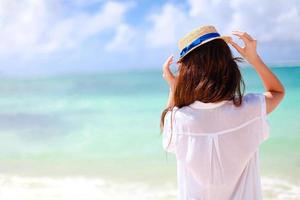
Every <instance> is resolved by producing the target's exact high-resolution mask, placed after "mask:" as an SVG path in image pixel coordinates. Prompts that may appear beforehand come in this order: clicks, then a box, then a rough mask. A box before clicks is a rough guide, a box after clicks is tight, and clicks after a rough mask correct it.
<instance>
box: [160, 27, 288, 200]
mask: <svg viewBox="0 0 300 200" xmlns="http://www.w3.org/2000/svg"><path fill="white" fill-rule="evenodd" d="M233 34H234V35H236V36H238V37H239V38H241V39H242V40H243V42H244V44H245V46H244V47H241V46H239V45H238V44H236V43H235V42H233V41H232V39H230V38H228V37H226V36H220V34H219V33H218V32H217V31H216V29H215V28H214V27H213V26H203V27H200V28H198V29H195V30H194V31H192V32H191V33H189V34H187V35H186V36H185V37H183V38H182V39H181V40H180V41H179V48H180V51H181V52H180V58H179V60H178V61H177V64H178V73H177V74H176V75H175V74H173V73H172V72H171V70H170V65H171V64H172V62H173V57H172V56H170V57H169V58H168V59H167V60H166V62H165V64H164V66H163V76H164V78H165V79H166V81H167V82H168V84H169V86H170V92H169V99H168V103H167V107H166V109H165V110H164V111H163V112H162V116H161V127H162V128H163V146H164V148H165V149H166V150H167V151H169V152H173V153H175V154H176V158H177V172H178V173H177V175H178V186H179V199H180V200H254V199H255V200H260V199H262V195H261V184H260V173H259V145H260V144H261V143H262V142H263V141H264V140H266V139H267V138H268V135H269V126H268V122H267V113H270V112H272V111H273V110H274V109H275V108H276V107H277V106H278V105H279V103H280V102H281V100H282V99H283V96H284V94H285V93H284V87H283V85H282V84H281V82H280V81H279V80H278V79H277V77H276V76H275V75H274V74H273V73H272V72H271V70H270V69H268V67H267V66H266V65H265V64H264V62H263V61H262V60H261V58H260V57H259V55H258V54H257V51H256V40H254V39H253V38H252V37H251V36H250V35H249V34H247V33H245V32H239V31H235V32H233ZM228 43H229V44H231V45H232V46H233V47H234V48H235V49H237V51H238V52H239V53H240V54H241V55H242V56H243V57H244V58H245V59H246V60H247V61H248V62H249V63H250V64H252V65H253V67H254V69H255V70H256V71H257V73H258V75H259V76H260V78H261V79H262V82H263V84H264V88H265V92H264V93H249V94H247V95H243V92H244V82H243V78H242V75H241V73H240V70H239V66H238V64H237V61H240V59H239V58H235V57H233V55H232V53H231V50H230V48H229V46H228Z"/></svg>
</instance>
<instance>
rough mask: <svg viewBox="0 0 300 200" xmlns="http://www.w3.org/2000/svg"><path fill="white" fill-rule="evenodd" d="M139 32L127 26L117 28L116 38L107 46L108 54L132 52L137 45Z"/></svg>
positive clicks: (122, 25) (121, 25)
mask: <svg viewBox="0 0 300 200" xmlns="http://www.w3.org/2000/svg"><path fill="white" fill-rule="evenodd" d="M137 36H138V35H137V32H136V30H135V29H134V28H133V27H130V26H129V25H127V24H120V25H119V26H118V27H117V30H116V34H115V36H114V38H113V39H112V40H111V41H109V42H108V43H107V45H106V50H107V51H108V52H130V51H133V50H134V48H135V45H136V40H135V39H136V38H137Z"/></svg>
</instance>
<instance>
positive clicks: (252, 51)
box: [229, 31, 260, 64]
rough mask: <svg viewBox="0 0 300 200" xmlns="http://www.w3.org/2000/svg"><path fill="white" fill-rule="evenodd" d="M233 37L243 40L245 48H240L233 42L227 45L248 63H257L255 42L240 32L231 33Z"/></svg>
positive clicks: (246, 34)
mask: <svg viewBox="0 0 300 200" xmlns="http://www.w3.org/2000/svg"><path fill="white" fill-rule="evenodd" d="M232 34H233V35H236V36H238V37H239V38H240V39H242V40H243V42H244V44H245V46H244V47H241V46H239V45H238V44H237V43H235V42H233V41H232V40H231V41H229V43H230V44H231V45H232V46H233V47H234V48H235V49H236V50H237V51H238V52H239V53H240V54H241V55H242V56H243V57H244V58H245V59H246V60H247V61H248V62H249V63H250V64H255V63H256V62H257V61H259V60H260V58H259V56H258V54H257V51H256V44H257V41H256V40H255V39H253V38H252V37H251V36H250V35H249V34H248V33H246V32H240V31H233V32H232Z"/></svg>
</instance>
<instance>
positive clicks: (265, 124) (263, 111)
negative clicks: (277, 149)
mask: <svg viewBox="0 0 300 200" xmlns="http://www.w3.org/2000/svg"><path fill="white" fill-rule="evenodd" d="M256 95H257V96H258V98H259V103H260V116H261V124H262V130H261V134H260V143H262V142H264V141H265V140H267V139H268V138H269V135H270V125H269V121H268V119H267V108H266V98H265V95H264V94H262V93H258V94H256Z"/></svg>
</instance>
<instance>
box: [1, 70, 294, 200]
mask: <svg viewBox="0 0 300 200" xmlns="http://www.w3.org/2000/svg"><path fill="white" fill-rule="evenodd" d="M271 70H272V71H273V72H274V73H275V74H276V75H277V76H278V77H279V79H280V80H281V81H282V82H283V84H284V86H285V88H286V96H285V98H284V100H283V101H282V103H281V104H280V106H279V107H278V108H277V109H276V110H275V111H274V112H272V113H271V114H270V115H269V116H268V120H269V124H270V130H271V132H270V137H269V139H268V140H267V141H265V142H264V143H263V144H262V145H261V148H260V163H261V175H262V188H263V196H264V199H265V200H275V199H276V200H296V199H297V200H300V66H290V67H286V66H284V65H282V66H277V67H272V68H271ZM241 71H242V74H243V78H244V80H245V83H246V91H245V93H247V92H264V88H263V85H262V81H261V80H260V79H259V77H258V75H257V73H256V72H255V70H254V69H253V68H250V67H242V68H241ZM0 80H1V82H0V199H1V200H121V199H122V200H127V199H128V200H144V199H145V200H154V199H155V200H171V199H176V197H177V183H176V161H175V158H174V155H172V154H168V153H166V152H164V151H163V149H162V145H161V140H162V136H161V134H160V128H159V122H160V114H161V112H162V110H163V109H164V107H165V106H166V101H167V97H168V87H167V85H166V83H165V81H164V80H163V79H162V73H161V71H160V70H157V69H155V70H154V69H145V70H133V69H132V70H127V71H126V70H123V71H119V72H117V71H113V72H97V73H64V74H57V75H53V74H52V75H38V76H33V75H32V76H12V75H5V74H0Z"/></svg>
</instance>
